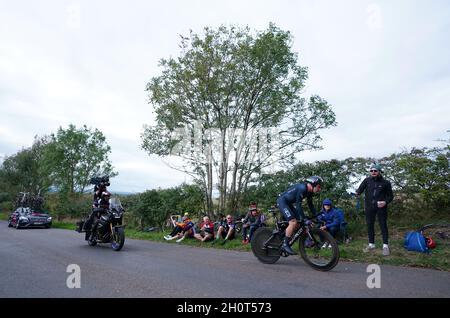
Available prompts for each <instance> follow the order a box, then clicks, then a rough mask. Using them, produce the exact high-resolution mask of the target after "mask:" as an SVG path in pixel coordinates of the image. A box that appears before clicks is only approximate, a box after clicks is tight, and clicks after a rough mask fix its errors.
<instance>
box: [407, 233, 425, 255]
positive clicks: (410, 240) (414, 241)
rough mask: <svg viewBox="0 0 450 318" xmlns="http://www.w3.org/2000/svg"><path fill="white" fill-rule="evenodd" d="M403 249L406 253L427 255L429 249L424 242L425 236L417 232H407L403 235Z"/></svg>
mask: <svg viewBox="0 0 450 318" xmlns="http://www.w3.org/2000/svg"><path fill="white" fill-rule="evenodd" d="M404 246H405V248H406V249H407V250H408V251H415V252H421V253H428V252H429V248H428V246H427V242H426V240H425V236H423V234H422V233H421V232H419V231H412V232H407V233H406V234H405V244H404Z"/></svg>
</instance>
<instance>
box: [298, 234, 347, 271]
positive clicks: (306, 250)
mask: <svg viewBox="0 0 450 318" xmlns="http://www.w3.org/2000/svg"><path fill="white" fill-rule="evenodd" d="M299 248H300V256H301V258H303V260H304V261H305V262H306V263H307V264H308V265H310V266H311V267H312V268H314V269H317V270H320V271H329V270H331V269H333V268H334V267H335V266H336V265H337V263H338V262H339V247H338V244H337V242H336V240H335V239H334V238H333V236H331V234H330V233H328V232H327V231H323V230H321V229H317V228H313V229H309V230H308V231H305V233H303V234H302V235H301V236H300V238H299Z"/></svg>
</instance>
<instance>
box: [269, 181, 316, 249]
mask: <svg viewBox="0 0 450 318" xmlns="http://www.w3.org/2000/svg"><path fill="white" fill-rule="evenodd" d="M322 184H323V179H322V178H321V177H319V176H311V177H309V178H306V180H305V182H302V183H298V184H295V185H293V186H291V187H289V188H288V189H287V190H286V191H285V192H283V193H282V194H280V195H279V197H278V200H277V204H278V209H279V210H280V213H281V215H282V216H283V217H284V219H285V220H286V221H288V222H289V225H288V227H287V228H286V236H285V237H284V241H283V245H282V249H283V250H284V251H285V252H286V253H287V254H289V255H295V254H296V253H295V252H294V251H293V250H292V248H291V247H290V246H289V241H290V240H291V237H292V234H293V233H294V231H295V230H297V229H298V227H299V226H300V224H299V223H298V222H299V221H302V220H303V219H304V218H305V213H304V212H303V208H302V200H303V199H304V198H306V201H307V203H308V207H309V210H310V211H311V213H312V215H316V213H317V210H316V208H315V207H314V205H313V202H312V196H313V194H314V193H318V192H320V190H321V187H322ZM294 204H295V205H296V207H297V208H295V207H294Z"/></svg>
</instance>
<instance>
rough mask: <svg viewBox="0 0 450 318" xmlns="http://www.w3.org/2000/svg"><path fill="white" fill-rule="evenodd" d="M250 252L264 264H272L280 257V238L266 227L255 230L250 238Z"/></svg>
mask: <svg viewBox="0 0 450 318" xmlns="http://www.w3.org/2000/svg"><path fill="white" fill-rule="evenodd" d="M251 246H252V252H253V254H254V255H255V256H256V258H257V259H258V260H259V261H260V262H261V263H264V264H273V263H275V262H276V261H278V260H279V259H280V255H281V254H280V246H281V239H280V236H279V235H278V234H273V233H272V230H271V229H269V228H267V227H260V228H259V229H257V230H256V231H255V234H253V237H252V240H251Z"/></svg>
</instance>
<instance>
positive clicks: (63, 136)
mask: <svg viewBox="0 0 450 318" xmlns="http://www.w3.org/2000/svg"><path fill="white" fill-rule="evenodd" d="M50 139H51V142H50V143H49V145H48V147H47V148H46V149H45V152H44V163H45V170H46V171H47V173H48V174H49V175H50V176H51V178H52V180H53V183H54V184H55V185H56V186H57V187H58V188H59V189H60V190H61V191H62V192H67V193H75V192H77V193H83V192H84V190H85V188H86V187H87V186H88V184H89V180H90V178H91V177H94V176H98V175H108V176H110V177H113V176H116V175H117V173H116V172H114V171H113V167H112V165H111V163H110V161H109V159H108V154H109V153H110V152H111V148H110V146H109V145H108V144H107V143H106V138H105V137H104V135H103V133H102V132H100V131H99V130H98V129H95V130H94V131H92V130H91V129H88V128H87V127H86V126H83V127H82V128H80V129H77V128H76V127H75V126H74V125H69V128H68V129H62V128H61V127H60V128H59V129H58V132H57V134H56V135H54V134H52V135H51V136H50Z"/></svg>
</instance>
